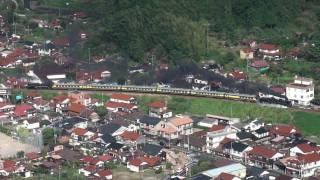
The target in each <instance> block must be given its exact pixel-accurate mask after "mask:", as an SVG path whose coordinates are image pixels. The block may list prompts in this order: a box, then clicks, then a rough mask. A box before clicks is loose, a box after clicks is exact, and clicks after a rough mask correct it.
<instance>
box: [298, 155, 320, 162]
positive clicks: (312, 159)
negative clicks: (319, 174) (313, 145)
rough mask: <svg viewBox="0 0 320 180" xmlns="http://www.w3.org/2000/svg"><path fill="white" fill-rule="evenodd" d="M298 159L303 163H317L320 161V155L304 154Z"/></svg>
mask: <svg viewBox="0 0 320 180" xmlns="http://www.w3.org/2000/svg"><path fill="white" fill-rule="evenodd" d="M298 159H299V161H300V162H302V163H311V162H316V161H320V154H319V153H312V154H302V155H299V156H298Z"/></svg>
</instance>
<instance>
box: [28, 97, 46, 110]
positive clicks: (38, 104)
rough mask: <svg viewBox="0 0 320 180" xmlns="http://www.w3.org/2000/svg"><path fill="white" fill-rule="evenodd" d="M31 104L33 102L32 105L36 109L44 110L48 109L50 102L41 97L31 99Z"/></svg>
mask: <svg viewBox="0 0 320 180" xmlns="http://www.w3.org/2000/svg"><path fill="white" fill-rule="evenodd" d="M32 104H33V107H34V108H35V109H36V110H38V111H41V112H45V111H49V110H50V106H49V105H50V102H49V101H46V100H44V99H42V98H37V99H34V100H33V101H32Z"/></svg>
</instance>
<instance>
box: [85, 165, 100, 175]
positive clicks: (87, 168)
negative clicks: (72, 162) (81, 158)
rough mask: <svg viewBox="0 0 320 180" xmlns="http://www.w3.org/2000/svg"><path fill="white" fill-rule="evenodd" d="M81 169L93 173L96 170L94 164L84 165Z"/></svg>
mask: <svg viewBox="0 0 320 180" xmlns="http://www.w3.org/2000/svg"><path fill="white" fill-rule="evenodd" d="M83 169H84V170H86V171H89V172H91V173H93V172H95V171H96V170H97V168H96V166H94V165H89V166H86V167H84V168H83Z"/></svg>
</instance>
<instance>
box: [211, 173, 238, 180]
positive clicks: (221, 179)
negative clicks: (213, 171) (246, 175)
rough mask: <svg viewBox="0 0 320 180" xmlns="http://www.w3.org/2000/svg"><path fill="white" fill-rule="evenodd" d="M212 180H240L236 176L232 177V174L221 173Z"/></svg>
mask: <svg viewBox="0 0 320 180" xmlns="http://www.w3.org/2000/svg"><path fill="white" fill-rule="evenodd" d="M214 180H241V179H240V178H238V177H237V176H234V175H232V174H228V173H221V174H219V176H218V177H216V178H215V179H214Z"/></svg>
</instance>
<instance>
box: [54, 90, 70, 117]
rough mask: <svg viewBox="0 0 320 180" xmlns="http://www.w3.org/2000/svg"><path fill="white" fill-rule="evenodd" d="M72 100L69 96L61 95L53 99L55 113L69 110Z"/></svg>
mask: <svg viewBox="0 0 320 180" xmlns="http://www.w3.org/2000/svg"><path fill="white" fill-rule="evenodd" d="M69 102H70V99H69V98H68V96H67V95H64V94H61V95H57V96H55V97H53V99H52V100H51V103H52V104H53V106H54V108H55V111H56V112H58V113H61V114H62V112H64V111H66V110H67V107H68V106H69Z"/></svg>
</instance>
